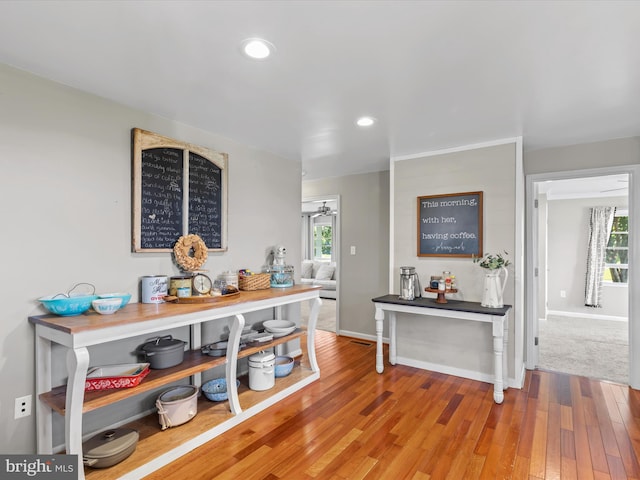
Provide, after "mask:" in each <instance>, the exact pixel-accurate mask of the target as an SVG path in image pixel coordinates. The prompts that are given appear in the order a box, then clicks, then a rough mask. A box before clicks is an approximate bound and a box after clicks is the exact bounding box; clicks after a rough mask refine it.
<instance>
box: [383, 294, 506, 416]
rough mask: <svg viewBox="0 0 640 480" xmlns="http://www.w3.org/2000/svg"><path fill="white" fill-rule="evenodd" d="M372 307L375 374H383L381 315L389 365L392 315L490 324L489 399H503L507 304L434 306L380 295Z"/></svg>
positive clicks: (426, 301)
mask: <svg viewBox="0 0 640 480" xmlns="http://www.w3.org/2000/svg"><path fill="white" fill-rule="evenodd" d="M373 303H374V305H375V307H376V313H375V319H376V337H377V348H376V371H377V372H378V373H382V372H383V371H384V363H383V354H382V328H383V321H384V318H385V312H387V313H388V316H389V363H391V365H395V364H396V313H397V312H402V313H411V314H414V315H432V316H435V317H448V318H459V319H462V320H471V321H474V322H486V323H490V324H491V325H492V334H493V355H494V382H493V399H494V401H495V402H496V403H502V401H503V400H504V391H503V390H505V389H506V386H507V358H506V355H505V353H504V352H506V350H507V338H508V335H507V334H508V328H509V321H508V320H509V310H511V305H505V306H504V307H501V308H487V307H483V306H481V305H480V304H479V303H476V302H464V301H461V300H449V301H448V302H447V303H444V304H440V303H436V302H435V299H432V298H416V299H414V300H402V299H400V298H399V296H398V295H384V296H382V297H377V298H374V299H373Z"/></svg>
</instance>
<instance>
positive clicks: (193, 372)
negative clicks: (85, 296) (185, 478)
mask: <svg viewBox="0 0 640 480" xmlns="http://www.w3.org/2000/svg"><path fill="white" fill-rule="evenodd" d="M319 291H320V287H314V286H304V285H296V286H293V287H290V288H280V289H274V288H272V289H266V290H257V291H251V292H245V291H243V292H241V293H240V294H239V295H237V296H231V297H229V298H221V299H220V300H219V301H217V302H215V303H200V304H141V303H135V304H130V305H127V306H126V307H124V308H123V309H122V310H119V311H118V312H117V313H115V314H113V315H109V316H101V315H99V314H97V313H95V312H92V311H89V312H87V313H85V314H83V315H78V316H73V317H59V316H56V315H41V316H33V317H29V321H30V322H31V323H32V324H33V325H34V326H35V335H36V387H37V394H38V397H37V402H36V415H37V418H36V421H37V438H38V453H40V454H48V453H53V440H52V436H53V435H52V417H53V414H54V412H57V413H58V414H60V415H63V416H64V420H65V450H66V452H67V453H69V454H77V455H78V462H79V463H78V475H79V479H84V478H85V475H86V476H87V478H90V479H93V478H96V479H103V478H105V479H109V480H113V479H115V478H125V479H139V478H142V477H143V476H145V475H147V474H149V473H150V472H152V471H154V470H156V469H158V468H160V467H162V466H164V465H166V464H168V463H169V462H171V461H173V460H175V459H176V458H178V457H180V456H181V455H183V454H185V453H187V452H189V451H191V450H193V449H194V448H196V447H197V446H199V445H202V444H203V443H205V442H207V441H208V440H211V439H212V438H214V437H215V436H217V435H220V434H221V433H223V432H225V431H227V430H229V429H230V428H232V427H233V426H235V425H237V424H239V423H240V422H242V421H243V420H246V419H247V418H249V417H251V416H252V415H255V414H256V413H258V412H260V411H262V410H264V409H265V408H267V407H269V406H270V405H273V404H274V403H276V402H278V401H280V400H282V399H283V398H285V397H286V396H288V395H291V394H292V393H294V392H295V391H297V390H299V389H301V388H302V387H304V386H305V385H308V384H309V383H311V382H313V381H315V380H317V379H318V378H319V377H320V369H319V367H318V363H317V360H316V354H315V326H316V321H317V317H318V310H319V308H320V305H321V303H322V302H321V301H320V298H319ZM304 301H307V302H309V306H310V313H309V318H308V319H307V322H306V329H305V328H299V329H297V330H296V331H295V332H294V333H293V334H291V335H287V336H285V337H281V338H276V339H274V340H273V341H272V342H270V343H267V344H265V345H261V346H256V347H249V348H247V349H244V350H242V351H239V344H240V334H241V332H242V328H243V327H244V323H245V320H244V314H246V313H248V312H254V311H258V310H265V309H271V308H273V309H274V310H275V317H276V318H280V312H281V307H284V306H286V305H290V304H293V303H300V302H304ZM226 319H228V322H229V327H230V334H229V342H228V347H227V355H226V356H225V357H210V356H208V355H203V354H202V353H201V352H200V347H201V345H202V343H203V339H202V338H201V328H200V326H201V325H202V324H203V323H204V322H209V321H217V320H226ZM180 326H188V327H190V330H191V332H190V333H191V342H190V344H191V345H190V348H191V350H190V351H188V352H186V353H185V360H184V361H183V362H182V363H181V364H180V365H177V366H175V367H171V368H167V369H162V370H153V371H152V372H151V373H149V375H148V376H147V377H146V378H145V379H144V380H143V381H142V383H141V384H140V385H138V386H137V387H134V388H124V389H114V390H104V391H97V392H87V393H85V380H86V376H87V369H88V367H89V365H90V354H89V350H88V347H91V346H92V345H97V344H103V343H106V342H111V341H117V340H122V339H125V338H130V337H135V336H139V335H149V336H153V335H157V334H158V333H160V332H162V331H163V330H167V329H171V328H175V327H180ZM303 335H307V342H306V343H307V351H306V354H305V353H303V360H304V363H305V365H304V366H303V365H302V363H301V364H300V366H299V367H297V368H295V369H294V371H293V372H292V374H290V375H289V376H288V377H286V378H282V379H280V378H279V379H278V380H281V381H280V382H278V383H277V384H276V386H275V387H274V388H272V389H269V390H266V391H264V392H254V391H251V390H247V389H246V387H244V386H243V388H244V390H243V391H242V392H241V393H240V394H239V391H238V389H237V388H236V387H235V385H236V373H237V372H236V364H237V362H236V361H237V359H238V358H241V357H247V356H249V355H251V354H252V353H256V352H258V351H260V350H262V349H266V348H270V347H275V346H278V345H281V344H283V343H286V342H288V341H291V340H293V339H296V338H300V337H302V336H303ZM215 340H218V339H207V341H206V342H205V343H208V342H211V341H215ZM52 343H55V344H58V345H62V346H64V347H66V348H67V373H68V381H67V384H66V385H61V386H57V387H56V386H55V385H52V379H51V377H52V372H51V370H50V368H51V355H52V353H51V352H52ZM301 362H302V360H301ZM218 366H224V367H225V372H226V380H227V385H229V388H228V390H229V391H228V395H229V400H228V402H209V401H208V400H201V401H200V402H199V407H198V415H197V416H196V417H195V418H194V419H193V420H191V421H190V422H189V423H187V424H185V425H181V426H180V427H178V428H176V429H168V430H165V431H161V429H160V427H159V424H158V419H157V414H152V415H150V416H149V417H148V418H146V423H141V422H143V420H138V421H137V423H135V424H134V425H135V428H138V427H140V428H141V432H140V441H139V442H138V446H137V448H136V451H135V452H134V453H133V454H132V455H131V456H130V457H129V458H127V459H126V460H124V461H123V462H121V463H120V464H117V465H115V466H113V467H111V468H108V469H94V470H92V469H87V470H85V469H84V468H83V464H82V441H83V433H87V432H83V428H82V423H83V422H82V419H83V415H85V414H87V413H89V412H91V411H93V410H96V409H99V408H102V407H105V406H107V405H111V404H113V403H115V402H118V401H120V400H124V399H126V398H130V397H134V396H136V395H140V394H143V393H147V394H149V393H152V392H154V391H155V390H156V389H158V388H161V387H163V386H166V385H169V384H171V383H172V382H175V381H176V380H180V379H185V378H191V379H192V382H193V383H194V384H199V375H200V373H202V372H204V371H206V370H209V369H211V368H214V367H218ZM201 409H202V410H204V409H207V410H208V411H207V412H206V413H205V412H204V411H203V412H202V413H201Z"/></svg>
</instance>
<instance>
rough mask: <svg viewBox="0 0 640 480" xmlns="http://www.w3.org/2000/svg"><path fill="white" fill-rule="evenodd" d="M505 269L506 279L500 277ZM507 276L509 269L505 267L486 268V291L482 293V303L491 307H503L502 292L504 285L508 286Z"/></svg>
mask: <svg viewBox="0 0 640 480" xmlns="http://www.w3.org/2000/svg"><path fill="white" fill-rule="evenodd" d="M502 271H504V280H501V279H500V273H502ZM507 278H509V271H508V270H507V269H506V268H505V267H500V268H496V269H495V270H489V269H485V274H484V292H483V293H482V302H481V303H480V305H482V306H483V307H489V308H502V307H503V306H504V304H503V303H502V294H503V293H504V287H506V286H507Z"/></svg>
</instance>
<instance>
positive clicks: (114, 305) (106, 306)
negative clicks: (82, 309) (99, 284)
mask: <svg viewBox="0 0 640 480" xmlns="http://www.w3.org/2000/svg"><path fill="white" fill-rule="evenodd" d="M121 305H122V298H120V297H114V298H97V299H95V300H94V301H93V302H91V306H92V307H93V309H94V310H95V311H96V312H98V313H99V314H101V315H111V314H112V313H115V312H117V311H118V309H119V308H120V306H121Z"/></svg>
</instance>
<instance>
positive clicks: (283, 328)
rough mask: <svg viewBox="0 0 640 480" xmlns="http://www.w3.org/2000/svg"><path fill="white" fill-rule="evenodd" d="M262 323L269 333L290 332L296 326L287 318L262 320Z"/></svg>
mask: <svg viewBox="0 0 640 480" xmlns="http://www.w3.org/2000/svg"><path fill="white" fill-rule="evenodd" d="M262 325H263V326H264V328H265V329H266V330H268V331H269V332H271V333H284V332H288V333H291V332H293V331H294V330H295V328H296V324H295V323H294V322H290V321H289V320H267V321H265V322H262Z"/></svg>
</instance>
